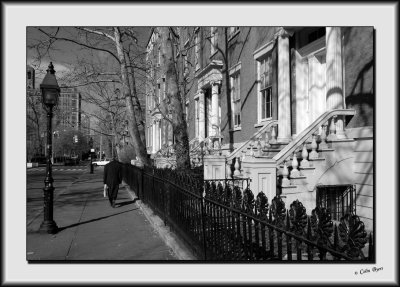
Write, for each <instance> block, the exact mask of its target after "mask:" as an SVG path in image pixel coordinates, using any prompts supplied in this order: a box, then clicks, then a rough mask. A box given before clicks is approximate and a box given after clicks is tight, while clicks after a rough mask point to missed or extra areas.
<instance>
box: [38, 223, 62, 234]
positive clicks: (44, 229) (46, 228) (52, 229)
mask: <svg viewBox="0 0 400 287" xmlns="http://www.w3.org/2000/svg"><path fill="white" fill-rule="evenodd" d="M57 232H58V226H57V224H56V222H55V221H54V220H45V221H43V222H42V224H40V228H39V233H49V234H55V233H57Z"/></svg>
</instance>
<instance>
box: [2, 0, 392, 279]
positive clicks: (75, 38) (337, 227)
mask: <svg viewBox="0 0 400 287" xmlns="http://www.w3.org/2000/svg"><path fill="white" fill-rule="evenodd" d="M167 6H168V5H167ZM39 7H40V6H38V7H36V8H39ZM117 7H118V6H115V7H112V6H110V9H112V8H117ZM153 7H154V9H156V10H157V11H158V13H161V14H162V12H160V10H162V7H157V5H155V6H153ZM173 7H175V6H174V5H172V6H168V7H165V9H173ZM251 7H252V6H251V5H250V6H249V7H248V8H251ZM286 7H287V8H289V6H286ZM305 7H306V6H304V8H305ZM71 8H72V6H71ZM130 8H131V9H132V10H131V11H135V6H134V5H133V7H130ZM142 8H143V7H142ZM178 8H179V7H177V10H176V11H174V10H169V11H174V13H175V14H174V13H171V14H170V16H171V15H180V14H179V12H178V11H179V9H178ZM203 8H206V7H203ZM263 8H264V9H266V10H268V7H267V6H265V7H263ZM325 8H326V7H325ZM53 9H54V10H53V11H54V12H55V13H62V12H61V10H60V9H57V8H54V7H53ZM119 9H123V8H122V7H119ZM186 9H187V13H189V14H190V13H191V15H192V16H191V17H197V16H200V15H203V16H205V17H206V18H207V17H211V15H214V16H216V15H217V14H213V13H212V12H213V11H212V10H213V6H212V5H211V6H209V7H208V11H209V12H210V13H211V14H209V16H206V15H204V14H200V13H196V12H195V9H193V7H190V6H189V8H188V7H186ZM218 9H219V10H218V11H222V10H223V7H218ZM253 9H256V8H255V7H253ZM321 10H323V11H326V9H323V8H321ZM44 11H45V10H44ZM50 11H51V10H50ZM50 11H49V13H50ZM70 11H71V10H70ZM86 11H87V10H86ZM93 11H96V10H93ZM99 11H100V10H99ZM146 11H148V12H149V11H150V13H151V11H152V10H151V6H150V8H148V9H147V10H146ZM216 11H217V10H216ZM232 11H233V12H234V13H236V14H237V13H239V14H240V12H239V11H238V10H232ZM280 11H284V8H283V10H280ZM226 12H227V13H228V10H227V11H226ZM308 12H309V11H308ZM101 13H104V11H102V12H101ZM182 13H183V12H182ZM291 13H294V12H293V9H291ZM43 14H44V15H45V14H46V13H43ZM228 14H229V13H228ZM185 15H186V16H185V17H188V18H186V19H190V17H189V16H190V15H187V14H185ZM196 15H197V16H196ZM70 16H72V17H73V15H72V14H71V15H70ZM319 16H320V17H321V15H319ZM54 17H56V15H52V16H50V18H51V19H55V18H54ZM88 17H91V16H90V15H88ZM93 17H94V18H93V19H96V21H93V23H92V24H89V23H90V21H86V22H82V21H76V23H74V21H73V20H71V19H70V20H69V21H67V22H65V23H62V22H61V23H60V21H53V22H52V21H31V22H29V21H26V22H25V23H26V25H25V24H24V25H21V26H22V27H21V29H20V31H23V30H25V33H24V34H23V35H22V34H21V35H18V37H21V38H23V39H24V41H23V44H24V47H23V48H24V49H23V50H24V51H25V57H24V60H25V63H24V65H23V66H22V65H20V66H18V70H19V75H22V72H23V73H24V75H25V76H24V79H23V80H22V79H19V80H18V82H19V83H18V85H19V86H21V85H22V84H23V87H22V88H21V87H19V88H20V90H22V91H24V93H25V97H23V96H24V95H21V94H15V93H14V95H13V97H14V98H15V99H14V100H13V101H14V103H13V105H15V106H16V105H19V106H20V107H19V108H18V110H19V111H18V112H19V113H20V114H21V113H22V115H23V117H22V116H20V119H19V120H20V121H21V122H22V120H23V124H22V125H21V124H19V126H21V127H22V129H21V130H19V128H18V129H17V128H16V127H15V128H12V127H11V129H12V131H10V130H9V129H8V134H9V135H10V136H12V134H19V136H20V137H21V139H20V140H19V141H20V142H19V143H18V154H19V158H20V159H22V160H23V162H22V164H23V167H22V164H21V163H20V164H19V168H18V174H22V173H23V174H24V177H23V178H24V180H25V185H23V183H24V182H21V183H20V185H21V188H22V190H20V189H14V190H13V193H14V192H18V193H21V194H20V195H19V199H20V200H21V201H20V202H19V203H18V205H20V208H21V209H22V210H23V213H21V214H23V215H19V216H20V217H23V218H21V219H20V220H19V221H18V222H21V223H23V222H25V224H23V225H21V226H18V229H22V234H23V236H25V238H24V239H25V240H20V241H18V242H19V243H20V244H18V247H17V248H18V250H19V251H18V254H19V255H21V257H23V258H22V259H21V260H22V261H23V263H22V264H24V265H26V266H27V268H42V267H44V266H46V265H48V266H54V267H55V268H62V267H63V266H65V265H63V264H65V263H68V266H66V267H68V268H78V269H81V270H80V271H77V272H78V273H80V272H84V271H83V270H84V269H85V268H86V266H87V265H88V266H90V265H91V264H96V267H95V268H97V269H99V270H102V271H97V272H99V273H102V272H105V273H107V272H106V271H105V270H107V269H106V267H107V265H110V266H112V267H111V268H116V267H117V266H118V264H121V263H123V264H124V265H122V266H121V267H122V268H124V269H126V268H127V269H128V270H129V268H131V269H132V270H134V272H133V273H135V274H136V275H137V276H139V278H143V277H145V276H147V278H146V279H138V278H135V276H134V274H130V275H132V277H129V275H128V274H125V277H124V276H122V277H120V278H118V280H119V281H121V280H123V281H131V280H138V281H141V282H152V280H154V278H151V276H152V275H150V274H152V271H150V269H151V267H152V266H154V264H156V266H157V267H158V268H160V269H163V268H165V269H164V270H163V272H161V273H160V278H161V276H163V275H165V274H168V275H167V276H166V278H168V279H171V278H173V279H174V280H173V281H180V282H187V280H188V277H187V276H188V274H186V275H182V277H179V276H181V275H176V272H177V270H176V269H182V271H180V272H178V274H181V273H184V271H183V270H185V269H187V270H189V272H195V271H194V270H193V267H195V268H194V269H196V268H200V269H199V272H200V273H205V272H206V270H212V269H215V270H213V272H214V273H215V274H214V275H211V276H210V277H208V280H210V282H211V281H213V280H217V278H220V277H218V276H219V275H223V273H224V272H225V275H226V276H227V274H226V272H228V273H230V272H233V273H238V272H239V271H238V270H240V269H238V268H245V270H249V271H246V272H250V273H251V272H252V271H251V270H254V271H253V272H255V273H258V272H263V271H262V270H268V269H269V268H272V269H269V270H270V271H269V272H271V270H274V271H273V272H274V273H279V272H280V273H281V276H280V277H281V278H280V279H281V280H279V279H277V278H276V277H273V278H272V277H271V282H277V281H282V282H284V281H285V280H286V279H288V278H282V272H286V271H284V270H286V266H287V267H288V268H291V269H288V270H293V269H294V270H296V269H297V271H294V273H293V274H296V272H298V273H299V274H300V273H301V275H300V277H299V278H303V279H304V278H308V279H305V280H311V278H310V277H307V275H306V274H308V272H310V271H309V270H308V271H301V270H306V269H309V268H315V269H314V270H320V271H316V272H317V273H320V274H319V275H322V273H323V272H326V274H329V276H328V277H329V278H331V277H333V278H335V277H337V276H339V277H341V275H340V274H344V275H343V276H344V277H343V280H349V281H348V282H353V283H354V282H360V281H361V282H362V281H365V280H371V282H372V281H374V280H379V278H380V277H381V276H387V277H388V278H392V277H391V276H392V275H393V274H392V273H391V272H392V269H393V268H394V269H395V265H394V264H395V262H394V261H391V262H392V263H391V264H388V263H386V264H385V263H382V262H387V261H386V260H387V258H386V257H385V256H388V254H387V252H388V250H386V249H382V245H384V241H385V239H384V238H385V237H389V238H391V239H390V240H391V241H390V242H392V240H394V234H393V232H396V231H395V228H394V226H393V229H392V230H391V233H385V232H384V231H383V229H384V226H383V225H385V223H384V222H385V220H384V219H383V217H385V216H387V215H384V213H385V206H392V205H393V204H394V198H392V197H394V194H392V193H393V191H394V190H395V189H394V180H395V179H394V178H392V179H391V180H390V181H388V180H387V179H386V178H383V179H382V178H377V174H379V173H380V174H381V176H382V174H384V175H385V176H386V175H387V174H385V173H386V170H385V169H383V170H380V171H379V172H377V160H378V156H377V142H379V144H380V147H381V148H382V144H385V143H384V142H382V138H381V140H379V139H378V138H377V135H381V136H382V134H384V133H391V131H390V129H391V128H386V129H385V128H383V129H382V125H383V126H384V123H382V119H380V118H379V117H378V116H377V107H378V106H379V105H380V103H381V101H382V100H383V99H384V98H385V96H386V95H383V94H380V93H379V92H378V91H379V90H378V88H377V87H378V85H379V82H377V78H379V77H381V74H378V71H379V69H377V67H379V57H377V50H378V51H379V48H378V47H380V45H379V44H378V43H377V38H378V37H380V36H381V35H382V34H381V28H380V26H379V25H377V24H375V23H374V22H373V21H371V22H370V23H368V22H366V21H361V22H360V23H354V24H351V22H350V24H348V23H346V24H342V22H341V21H340V19H338V20H337V21H336V22H335V21H333V22H332V21H330V22H326V21H325V22H324V21H318V20H315V22H314V23H313V22H312V21H310V19H309V20H308V21H306V23H304V21H298V23H296V21H293V20H291V21H283V20H282V21H276V20H275V21H271V22H268V21H265V24H262V23H263V22H262V21H261V22H260V21H257V22H256V23H254V24H252V23H253V22H252V21H246V20H244V21H243V20H242V21H240V20H238V21H237V23H236V22H235V21H228V20H227V19H225V20H224V19H222V20H219V21H215V24H214V22H213V21H209V22H207V20H205V19H203V21H200V23H196V21H189V20H186V21H185V20H183V19H182V20H179V19H175V20H174V21H172V20H170V21H167V20H161V21H160V20H157V19H155V21H154V22H153V23H152V22H151V21H148V20H143V22H142V24H141V22H139V23H138V20H135V21H133V23H132V24H129V19H125V20H124V21H122V24H120V23H119V22H118V21H110V20H108V19H104V20H103V22H102V21H101V20H100V21H99V20H98V17H97V15H94V16H93ZM114 17H116V16H115V15H114ZM141 17H143V16H141ZM164 17H165V15H164ZM225 17H227V16H225ZM117 18H118V17H117ZM211 18H212V17H211ZM211 18H210V19H209V20H211ZM228 18H229V17H228ZM250 18H251V17H250ZM299 19H301V18H300V17H299ZM249 20H250V19H249ZM266 20H267V19H266ZM114 22H115V23H117V24H115V23H114ZM286 22H287V24H286ZM44 23H46V24H44ZM81 23H82V24H81ZM247 23H249V24H247ZM260 23H261V24H260ZM232 24H236V25H237V26H232ZM332 24H334V25H332ZM396 44H397V43H396ZM21 51H22V50H21ZM379 55H380V54H379ZM21 56H22V54H21V55H20V56H19V57H21ZM8 60H10V59H8ZM19 62H20V63H22V61H21V60H20V61H19ZM11 65H12V64H11ZM381 68H382V67H381ZM381 72H382V70H381ZM393 72H394V70H393ZM387 75H390V76H388V77H389V78H391V77H392V76H393V77H394V75H391V71H389V70H388V71H387ZM393 79H394V78H393ZM16 98H18V99H16ZM24 104H25V106H24ZM15 108H16V107H15ZM392 108H394V107H392ZM8 113H10V111H8ZM11 113H12V112H11ZM386 121H387V120H386ZM389 121H390V119H389ZM379 122H380V125H378V123H379ZM383 122H385V121H383ZM390 124H394V122H393V123H390ZM391 136H394V135H393V134H392V135H391ZM391 144H393V143H391ZM391 144H390V145H391ZM5 153H6V154H8V151H7V150H5ZM384 156H388V157H390V158H392V157H393V154H391V152H389V151H386V154H384V155H381V157H380V160H382V157H384ZM386 168H387V169H391V166H390V167H389V166H387V167H386ZM391 172H392V171H391ZM7 177H8V176H7ZM7 180H8V181H9V179H8V178H7ZM12 180H13V181H21V180H20V179H18V177H17V176H16V175H13V179H12ZM377 182H380V183H382V182H384V184H386V187H385V189H386V191H387V192H388V197H387V198H386V199H385V197H384V196H382V192H384V191H385V190H383V188H380V189H379V188H378V184H377ZM24 186H25V188H24ZM9 191H11V190H8V191H7V194H8V192H9ZM378 194H380V195H379V197H378ZM3 196H7V195H3ZM378 198H379V199H378ZM385 200H387V202H384V203H383V204H382V201H385ZM377 202H379V203H380V205H379V206H378V205H377ZM12 206H13V205H12ZM10 207H11V206H9V205H7V209H9V208H10ZM390 208H391V207H390ZM386 212H388V210H386ZM393 212H394V210H393ZM393 215H394V214H393V213H391V216H393ZM390 220H391V221H389V225H390V226H391V225H392V221H393V220H394V218H393V219H390ZM389 225H388V226H389ZM388 226H386V228H388ZM14 244H15V243H14ZM379 245H380V246H381V247H379ZM386 248H388V249H389V246H387V247H386ZM392 256H393V255H392ZM383 257H385V258H386V259H385V260H382V258H383ZM40 263H45V265H43V264H40ZM99 263H100V264H99ZM75 264H79V266H76V265H75ZM132 264H133V266H132ZM194 264H195V265H194ZM60 265H61V266H60ZM92 266H93V265H92ZM138 267H139V269H138ZM219 268H223V269H221V270H223V271H218V270H219ZM78 269H75V270H78ZM103 270H104V271H103ZM138 270H145V271H143V273H142V274H138V273H139V272H138ZM168 270H174V271H170V272H168ZM201 270H203V271H201ZM229 270H231V271H229ZM233 270H234V271H233ZM335 270H337V271H335ZM339 270H341V271H339ZM314 272H315V271H314ZM146 274H147V275H146ZM173 274H175V277H171V276H172V275H173ZM335 274H336V275H335ZM104 275H105V274H104ZM198 275H199V274H197V275H196V277H195V278H197V276H198ZM204 275H205V274H204ZM264 275H265V276H262V275H261V274H259V275H257V276H255V277H253V278H251V276H249V277H250V279H249V278H248V277H246V278H247V280H249V282H254V281H255V282H268V275H267V274H264ZM276 275H277V274H275V275H274V276H276ZM99 276H100V277H101V276H102V275H100V274H99ZM141 276H143V277H141ZM176 276H178V277H176ZM232 276H233V277H235V278H236V276H239V274H236V275H232ZM78 277H79V276H78ZM206 277H207V276H206ZM233 277H232V278H231V277H230V276H227V278H225V277H224V278H225V280H227V281H229V282H231V281H230V280H231V279H233ZM283 277H285V276H283ZM328 277H326V278H319V279H318V280H321V281H323V280H326V279H327V278H328ZM79 278H81V277H79ZM237 278H240V277H237ZM382 278H386V277H382ZM97 279H99V278H96V277H94V278H91V279H90V280H92V281H96V280H97ZM42 280H43V281H46V280H45V279H42ZM49 280H50V279H49ZM86 280H87V279H86ZM108 280H111V278H108ZM146 280H147V281H146ZM189 280H191V279H189ZM219 280H221V279H219ZM222 280H224V279H222ZM243 280H244V279H243ZM155 281H156V282H159V283H160V281H157V280H155ZM217 281H218V280H217ZM238 281H241V280H238ZM238 281H236V282H238ZM311 281H312V280H311ZM63 282H64V283H68V279H65V281H63ZM166 282H169V281H168V280H167V281H165V282H164V283H166ZM200 282H203V281H202V280H200V281H198V283H200ZM243 282H246V281H243ZM388 282H391V281H388Z"/></svg>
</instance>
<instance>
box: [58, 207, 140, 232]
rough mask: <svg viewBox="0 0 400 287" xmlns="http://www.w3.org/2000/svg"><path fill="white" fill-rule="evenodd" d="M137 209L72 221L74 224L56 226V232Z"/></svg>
mask: <svg viewBox="0 0 400 287" xmlns="http://www.w3.org/2000/svg"><path fill="white" fill-rule="evenodd" d="M137 209H139V208H133V209H130V210H126V211H122V212H119V213H114V214H111V215H108V216H102V217H99V218H94V219H90V220H86V221H82V222H78V223H74V224H71V225H68V226H64V227H59V228H58V232H61V231H63V230H65V229H68V228H72V227H76V226H79V225H82V224H86V223H91V222H95V221H99V220H103V219H106V218H110V217H113V216H116V215H120V214H123V213H127V212H130V211H134V210H137Z"/></svg>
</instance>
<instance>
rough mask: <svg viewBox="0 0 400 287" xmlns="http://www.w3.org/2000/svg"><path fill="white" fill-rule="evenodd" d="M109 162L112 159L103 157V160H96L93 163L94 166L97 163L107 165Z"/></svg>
mask: <svg viewBox="0 0 400 287" xmlns="http://www.w3.org/2000/svg"><path fill="white" fill-rule="evenodd" d="M109 162H110V159H108V158H105V159H103V160H98V161H94V162H93V165H94V166H97V165H99V166H101V165H106V164H107V163H109Z"/></svg>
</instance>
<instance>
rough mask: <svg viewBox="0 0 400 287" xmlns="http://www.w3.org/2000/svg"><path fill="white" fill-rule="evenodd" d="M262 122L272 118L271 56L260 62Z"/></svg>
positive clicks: (259, 78)
mask: <svg viewBox="0 0 400 287" xmlns="http://www.w3.org/2000/svg"><path fill="white" fill-rule="evenodd" d="M258 80H259V85H260V104H261V120H265V119H268V118H271V117H272V65H271V55H268V56H267V57H264V58H263V59H261V60H260V61H259V77H258Z"/></svg>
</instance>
